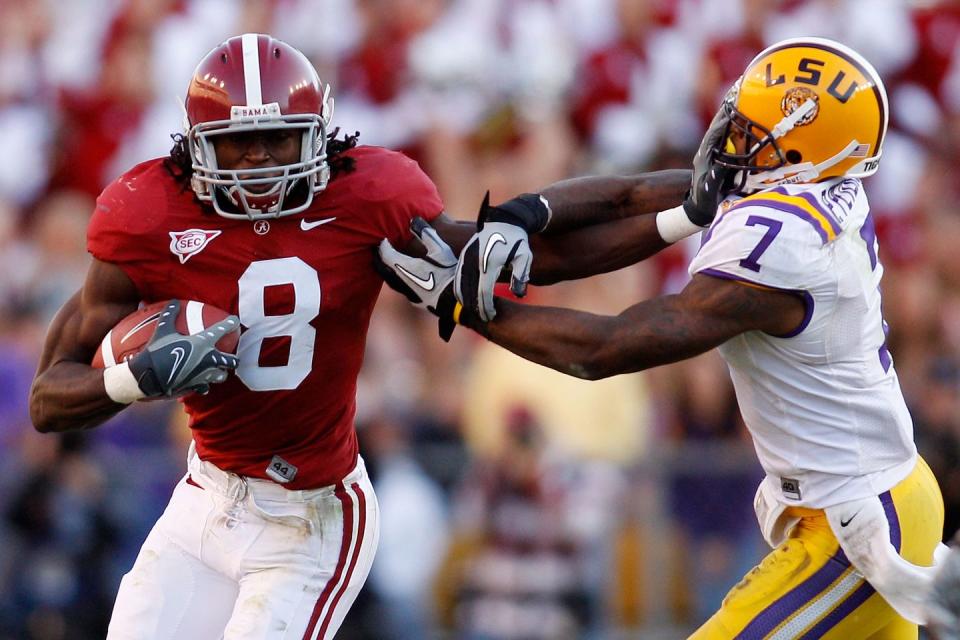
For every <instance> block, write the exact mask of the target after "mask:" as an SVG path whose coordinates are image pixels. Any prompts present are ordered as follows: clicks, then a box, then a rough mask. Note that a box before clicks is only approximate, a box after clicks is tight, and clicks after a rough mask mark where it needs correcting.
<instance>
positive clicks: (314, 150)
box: [185, 33, 333, 219]
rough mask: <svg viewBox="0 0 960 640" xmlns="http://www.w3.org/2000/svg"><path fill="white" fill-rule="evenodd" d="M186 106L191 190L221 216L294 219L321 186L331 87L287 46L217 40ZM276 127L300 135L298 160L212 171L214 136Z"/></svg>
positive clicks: (261, 39) (250, 37)
mask: <svg viewBox="0 0 960 640" xmlns="http://www.w3.org/2000/svg"><path fill="white" fill-rule="evenodd" d="M185 106H186V118H187V122H186V125H187V147H188V148H189V150H190V159H191V162H192V165H193V178H192V181H191V186H192V187H193V190H194V192H196V194H197V197H198V198H200V200H201V201H204V202H210V203H212V205H213V207H214V209H215V210H216V212H217V213H219V214H220V215H222V216H224V217H227V218H249V219H258V218H273V217H278V216H283V215H289V214H293V213H298V212H300V211H303V210H304V209H306V208H307V207H309V206H310V204H311V202H312V201H313V196H314V195H315V194H316V193H319V192H320V191H322V190H323V189H324V188H325V187H326V186H327V181H328V180H329V176H330V169H329V167H328V166H327V161H326V159H327V127H328V125H329V124H330V118H331V116H332V115H333V98H332V97H331V96H330V85H325V84H324V83H322V82H321V81H320V78H319V77H318V76H317V72H316V70H315V69H314V68H313V65H312V64H310V61H309V60H307V58H306V56H304V55H303V54H302V53H301V52H300V51H298V50H296V49H294V48H293V47H291V46H290V45H288V44H287V43H285V42H282V41H280V40H276V39H274V38H272V37H270V36H268V35H264V34H256V33H247V34H244V35H242V36H235V37H233V38H230V39H229V40H227V41H225V42H223V43H222V44H220V45H219V46H217V47H216V48H214V49H213V50H212V51H210V52H209V53H208V54H207V55H206V56H204V58H203V59H202V60H201V61H200V64H199V65H197V68H196V70H195V71H194V73H193V78H192V79H191V80H190V85H189V87H188V89H187V97H186V105H185ZM276 129H295V130H299V131H301V143H300V159H299V162H295V163H292V164H282V165H280V166H271V167H262V168H251V169H243V170H227V169H223V168H221V167H219V166H218V165H217V154H216V150H215V148H214V145H213V142H212V139H213V138H214V137H215V136H218V135H223V134H226V133H229V134H233V133H238V132H247V131H258V130H259V131H264V130H276ZM295 189H296V194H295V195H294V197H290V196H291V193H292V192H294V190H295Z"/></svg>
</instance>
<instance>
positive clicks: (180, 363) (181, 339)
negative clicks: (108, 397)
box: [128, 300, 240, 398]
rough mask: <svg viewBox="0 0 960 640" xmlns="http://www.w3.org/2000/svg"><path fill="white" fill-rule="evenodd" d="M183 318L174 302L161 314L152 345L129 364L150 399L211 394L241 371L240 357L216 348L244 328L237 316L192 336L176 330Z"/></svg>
mask: <svg viewBox="0 0 960 640" xmlns="http://www.w3.org/2000/svg"><path fill="white" fill-rule="evenodd" d="M179 314H180V301H179V300H171V301H170V302H169V303H168V304H167V306H166V308H164V310H163V311H162V312H161V313H160V319H159V320H158V321H157V328H156V329H155V330H154V332H153V336H152V337H151V338H150V341H149V342H148V343H147V344H146V345H145V346H144V348H143V350H142V351H140V353H138V354H136V355H135V356H133V357H132V358H130V360H129V361H128V362H129V367H130V373H132V374H133V377H134V379H136V381H137V384H138V385H139V386H140V390H141V391H142V392H143V393H144V395H145V396H146V397H148V398H156V397H160V396H178V395H182V394H185V393H189V392H197V393H207V392H208V391H209V390H210V385H211V384H216V383H218V382H223V381H224V380H226V379H227V372H228V371H230V370H232V369H236V368H237V364H238V360H237V357H236V356H235V355H233V354H230V353H224V352H222V351H220V350H219V349H217V348H216V346H215V345H216V344H217V341H218V340H220V338H222V337H223V336H225V335H226V334H228V333H230V332H231V331H236V330H237V328H238V327H239V326H240V320H239V319H238V318H237V317H236V316H228V317H226V318H224V319H223V320H221V321H220V322H218V323H217V324H215V325H213V326H211V327H209V328H207V329H204V330H203V331H202V332H200V333H197V334H194V335H189V336H188V335H184V334H182V333H179V332H177V330H176V329H175V326H176V320H177V316H178V315H179Z"/></svg>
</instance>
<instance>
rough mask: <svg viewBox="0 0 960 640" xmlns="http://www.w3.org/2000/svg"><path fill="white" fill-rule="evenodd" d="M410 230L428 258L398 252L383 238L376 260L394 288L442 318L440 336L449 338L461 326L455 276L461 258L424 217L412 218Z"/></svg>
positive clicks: (381, 272)
mask: <svg viewBox="0 0 960 640" xmlns="http://www.w3.org/2000/svg"><path fill="white" fill-rule="evenodd" d="M410 231H412V232H413V235H414V236H416V237H417V239H418V240H420V243H421V244H422V245H423V246H424V247H425V248H426V250H427V255H426V257H424V258H415V257H413V256H408V255H407V254H405V253H400V252H399V251H397V250H396V249H395V248H394V247H393V245H392V244H390V241H389V240H386V239H384V240H381V241H380V246H379V247H378V250H377V254H376V255H375V256H374V259H373V266H374V268H376V270H377V273H379V274H380V275H381V276H382V277H383V279H384V281H385V282H386V283H387V284H388V285H389V286H390V288H391V289H393V290H394V291H398V292H399V293H402V294H403V295H405V296H406V297H407V299H408V300H410V302H412V303H413V304H415V305H416V306H418V307H422V308H424V309H426V310H428V311H429V312H430V313H432V314H434V315H435V316H437V317H438V318H439V319H440V337H441V338H443V339H444V341H449V340H450V336H451V335H453V330H454V328H455V327H456V326H457V323H456V321H455V320H454V313H455V310H456V306H457V300H456V298H454V297H453V276H454V271H455V270H456V268H457V257H456V256H455V255H454V254H453V250H452V249H451V248H450V247H449V245H447V243H446V242H444V241H443V240H442V239H441V238H440V236H439V235H438V234H437V232H436V230H434V228H433V227H431V226H430V225H429V224H427V222H426V220H424V219H423V218H419V217H418V218H414V219H413V220H411V221H410Z"/></svg>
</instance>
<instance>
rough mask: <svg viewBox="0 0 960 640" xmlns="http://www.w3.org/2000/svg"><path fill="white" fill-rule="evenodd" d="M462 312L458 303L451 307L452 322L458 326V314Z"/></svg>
mask: <svg viewBox="0 0 960 640" xmlns="http://www.w3.org/2000/svg"><path fill="white" fill-rule="evenodd" d="M462 312H463V305H462V304H460V303H459V302H458V303H456V304H455V305H453V321H454V322H455V323H456V324H460V314H461V313H462Z"/></svg>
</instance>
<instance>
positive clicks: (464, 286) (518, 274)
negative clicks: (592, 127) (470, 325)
mask: <svg viewBox="0 0 960 640" xmlns="http://www.w3.org/2000/svg"><path fill="white" fill-rule="evenodd" d="M549 221H550V206H549V204H548V203H547V201H546V199H545V198H544V197H543V196H541V195H539V194H535V193H524V194H522V195H519V196H517V197H516V198H513V199H512V200H508V201H507V202H504V203H503V204H501V205H499V206H496V207H491V206H490V192H489V191H488V192H487V194H486V195H485V196H484V198H483V204H481V205H480V213H479V215H478V216H477V232H476V233H475V234H474V235H473V237H472V238H470V240H469V241H468V242H467V244H466V246H464V248H463V251H462V252H461V253H460V260H459V262H458V264H457V273H456V279H455V284H454V293H455V294H456V296H457V300H458V301H459V302H460V303H461V304H462V305H463V306H464V307H465V308H467V309H470V310H471V311H472V312H473V313H476V314H477V316H479V318H480V319H481V320H482V321H484V322H488V321H490V320H492V319H493V318H494V316H496V314H497V311H496V309H495V308H494V305H493V289H494V287H495V286H496V284H497V281H498V280H499V279H500V272H501V271H503V269H504V267H506V266H507V265H508V264H509V265H510V290H511V291H513V293H514V295H516V296H518V297H521V298H522V297H523V296H525V295H526V294H527V282H528V281H529V280H530V265H531V263H532V262H533V253H532V252H531V251H530V241H529V237H528V235H529V234H530V233H536V232H538V231H542V230H543V229H544V228H545V227H546V226H547V223H548V222H549Z"/></svg>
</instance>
